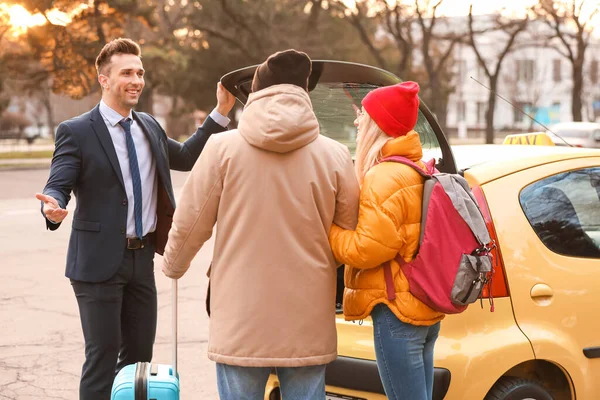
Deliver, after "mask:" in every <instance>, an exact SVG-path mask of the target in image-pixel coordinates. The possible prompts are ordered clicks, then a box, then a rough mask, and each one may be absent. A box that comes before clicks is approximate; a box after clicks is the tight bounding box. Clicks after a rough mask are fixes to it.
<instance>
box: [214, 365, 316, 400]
mask: <svg viewBox="0 0 600 400" xmlns="http://www.w3.org/2000/svg"><path fill="white" fill-rule="evenodd" d="M271 370H272V368H271V367H237V366H234V365H227V364H219V363H217V385H218V387H219V398H220V399H221V400H263V399H264V398H265V386H266V385H267V380H268V379H269V373H270V372H271ZM275 370H276V371H277V377H278V378H279V385H280V389H281V396H282V398H283V399H285V400H309V399H310V400H313V399H314V400H325V365H315V366H310V367H294V368H292V367H289V368H284V367H278V368H275Z"/></svg>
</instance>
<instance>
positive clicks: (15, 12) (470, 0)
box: [0, 0, 600, 36]
mask: <svg viewBox="0 0 600 400" xmlns="http://www.w3.org/2000/svg"><path fill="white" fill-rule="evenodd" d="M343 1H344V2H345V3H346V4H347V5H352V4H354V0H343ZM395 1H396V0H388V2H390V3H395ZM399 1H403V2H405V3H407V4H413V3H414V0H399ZM419 1H420V2H421V3H425V2H427V1H429V4H435V3H436V2H437V1H438V0H419ZM575 1H577V2H578V3H579V2H581V1H585V5H586V7H585V8H584V10H583V12H582V14H585V13H589V12H591V10H594V9H597V8H599V7H600V0H575ZM537 2H538V0H503V1H502V6H499V5H497V4H495V3H497V2H496V1H493V0H444V1H443V2H442V4H441V5H440V7H439V8H438V15H446V16H460V15H467V14H468V13H469V5H470V4H473V13H474V14H489V13H492V12H494V11H496V10H498V8H499V7H502V8H504V9H505V12H507V13H509V14H512V13H516V15H519V14H520V13H523V12H524V10H526V9H527V8H528V7H530V6H532V5H533V4H535V3H537ZM565 3H570V1H565ZM82 7H86V5H85V4H82ZM0 12H8V14H9V15H10V20H11V25H13V27H14V29H13V34H14V35H15V36H17V35H19V34H22V33H23V32H25V31H26V29H27V28H28V27H30V26H35V25H40V24H43V23H45V18H44V17H43V16H42V15H40V14H37V15H31V14H29V13H28V12H27V10H25V9H24V8H23V7H21V6H19V5H13V6H10V7H9V6H7V5H6V4H2V3H0ZM588 15H589V14H588ZM48 19H50V20H51V21H52V23H54V24H60V25H65V24H67V23H68V22H69V20H70V18H69V17H68V16H67V15H65V14H63V13H61V12H59V11H57V10H52V11H51V12H50V13H49V14H48ZM594 25H595V26H599V25H600V13H599V14H598V15H596V18H595V19H594Z"/></svg>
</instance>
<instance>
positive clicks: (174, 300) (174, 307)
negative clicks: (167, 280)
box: [171, 279, 177, 378]
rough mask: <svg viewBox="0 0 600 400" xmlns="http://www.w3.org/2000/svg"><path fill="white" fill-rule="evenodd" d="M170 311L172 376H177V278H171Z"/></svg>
mask: <svg viewBox="0 0 600 400" xmlns="http://www.w3.org/2000/svg"><path fill="white" fill-rule="evenodd" d="M172 287H173V289H172V292H173V293H172V297H173V298H172V299H171V303H172V311H171V314H172V315H171V318H172V320H173V324H172V325H173V376H174V377H175V378H177V279H173V280H172Z"/></svg>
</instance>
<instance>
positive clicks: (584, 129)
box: [548, 122, 600, 148]
mask: <svg viewBox="0 0 600 400" xmlns="http://www.w3.org/2000/svg"><path fill="white" fill-rule="evenodd" d="M549 128H550V132H548V135H549V136H550V137H551V138H552V141H553V142H554V143H555V144H556V145H557V146H568V145H571V146H575V147H590V148H600V123H598V122H562V123H559V124H554V125H552V126H550V127H549ZM552 132H553V133H556V135H558V136H560V137H558V136H556V135H554V134H553V133H552ZM561 138H562V139H561ZM563 139H564V140H563Z"/></svg>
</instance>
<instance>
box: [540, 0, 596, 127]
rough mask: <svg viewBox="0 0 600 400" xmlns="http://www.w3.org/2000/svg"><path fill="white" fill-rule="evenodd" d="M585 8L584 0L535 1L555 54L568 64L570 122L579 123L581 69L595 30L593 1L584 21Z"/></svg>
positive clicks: (580, 114) (580, 117)
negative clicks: (570, 90)
mask: <svg viewBox="0 0 600 400" xmlns="http://www.w3.org/2000/svg"><path fill="white" fill-rule="evenodd" d="M590 3H591V2H588V5H589V4H590ZM585 4H586V0H569V1H564V0H561V1H559V0H539V3H538V4H537V5H536V7H535V10H536V12H537V14H538V15H539V16H540V17H542V18H543V19H544V21H545V22H546V24H547V25H548V26H549V27H550V28H551V29H552V32H553V33H552V37H553V38H556V39H557V42H558V43H557V46H556V47H555V49H556V51H558V52H559V53H560V54H561V55H562V56H563V57H565V58H566V59H567V60H569V62H570V63H571V66H572V72H571V75H572V79H573V90H572V92H571V112H572V114H573V121H582V93H583V83H584V80H583V66H584V62H585V54H586V50H587V48H588V46H589V44H590V38H591V37H592V33H593V31H594V28H595V27H594V24H593V23H592V19H593V18H594V16H595V15H596V14H597V13H598V11H599V9H598V6H599V5H598V2H597V1H596V6H595V7H593V8H592V10H591V11H590V12H589V13H588V15H587V17H586V16H584V15H582V14H584V13H582V11H583V10H584V6H585Z"/></svg>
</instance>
